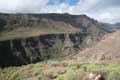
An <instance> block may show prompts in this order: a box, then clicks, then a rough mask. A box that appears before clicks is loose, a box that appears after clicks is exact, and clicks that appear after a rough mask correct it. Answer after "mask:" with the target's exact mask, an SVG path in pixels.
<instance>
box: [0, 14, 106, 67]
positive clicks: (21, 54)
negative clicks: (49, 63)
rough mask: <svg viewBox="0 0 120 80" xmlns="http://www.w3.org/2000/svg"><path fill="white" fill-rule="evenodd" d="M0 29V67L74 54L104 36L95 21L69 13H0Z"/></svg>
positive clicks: (103, 31) (104, 32)
mask: <svg viewBox="0 0 120 80" xmlns="http://www.w3.org/2000/svg"><path fill="white" fill-rule="evenodd" d="M0 30H1V31H0V66H12V65H14V66H19V65H23V64H28V63H35V62H38V61H43V60H47V59H53V58H61V57H64V56H67V55H70V54H76V53H77V51H79V50H82V49H84V48H86V47H91V46H92V45H94V44H96V42H98V41H99V40H100V39H101V37H102V36H103V35H105V34H106V33H107V31H106V30H104V29H103V28H102V27H101V25H100V24H99V22H97V21H96V20H93V19H91V18H89V17H87V16H86V15H70V14H0Z"/></svg>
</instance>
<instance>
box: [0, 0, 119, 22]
mask: <svg viewBox="0 0 120 80" xmlns="http://www.w3.org/2000/svg"><path fill="white" fill-rule="evenodd" d="M0 12H4V13H66V12H68V13H71V14H87V15H88V16H90V17H92V18H95V19H97V20H99V21H101V22H109V23H115V22H120V15H119V13H120V0H104V1H103V0H0Z"/></svg>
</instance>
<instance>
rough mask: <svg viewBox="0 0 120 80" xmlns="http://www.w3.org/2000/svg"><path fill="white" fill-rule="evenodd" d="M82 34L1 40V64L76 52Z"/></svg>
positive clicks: (25, 62)
mask: <svg viewBox="0 0 120 80" xmlns="http://www.w3.org/2000/svg"><path fill="white" fill-rule="evenodd" d="M81 39H82V36H81V37H80V34H79V33H76V34H49V35H43V36H39V37H31V38H27V39H15V40H8V41H2V42H0V63H1V64H0V66H10V65H16V66H19V65H22V64H28V63H34V62H38V61H42V60H46V59H51V58H59V57H63V56H66V55H69V54H73V53H76V52H77V50H79V49H80V44H81V42H82V40H81Z"/></svg>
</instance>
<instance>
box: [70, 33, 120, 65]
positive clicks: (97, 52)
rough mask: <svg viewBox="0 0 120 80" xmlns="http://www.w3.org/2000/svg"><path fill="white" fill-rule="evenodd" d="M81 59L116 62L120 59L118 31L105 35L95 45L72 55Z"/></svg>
mask: <svg viewBox="0 0 120 80" xmlns="http://www.w3.org/2000/svg"><path fill="white" fill-rule="evenodd" d="M72 58H74V59H77V60H82V61H102V62H113V63H115V62H118V63H119V61H120V31H117V32H114V33H111V34H108V35H105V37H104V39H103V40H101V41H100V42H99V43H98V44H97V45H96V46H94V47H92V48H87V49H86V50H84V51H82V52H80V53H79V54H78V55H76V56H74V57H72Z"/></svg>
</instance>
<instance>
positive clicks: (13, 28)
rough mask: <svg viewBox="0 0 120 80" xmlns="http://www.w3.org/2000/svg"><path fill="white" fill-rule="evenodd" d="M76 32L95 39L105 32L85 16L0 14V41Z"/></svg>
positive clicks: (95, 22)
mask: <svg viewBox="0 0 120 80" xmlns="http://www.w3.org/2000/svg"><path fill="white" fill-rule="evenodd" d="M76 32H84V33H87V34H91V35H95V36H96V37H97V36H98V35H102V34H101V32H105V30H103V29H101V27H100V25H99V24H98V22H97V21H95V20H94V19H91V18H89V17H88V16H86V15H70V14H2V13H1V14H0V41H4V40H11V39H16V38H28V37H33V36H39V35H44V34H60V33H76ZM99 33H100V34H99ZM103 34H104V33H103Z"/></svg>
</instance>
